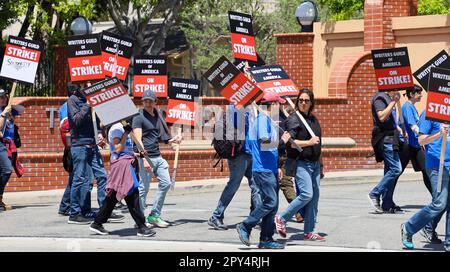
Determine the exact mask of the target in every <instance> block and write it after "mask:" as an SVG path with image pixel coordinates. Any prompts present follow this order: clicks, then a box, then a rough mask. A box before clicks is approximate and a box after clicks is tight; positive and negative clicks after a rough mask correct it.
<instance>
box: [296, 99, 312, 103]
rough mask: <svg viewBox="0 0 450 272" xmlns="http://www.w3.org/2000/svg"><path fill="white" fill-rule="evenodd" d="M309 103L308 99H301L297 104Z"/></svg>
mask: <svg viewBox="0 0 450 272" xmlns="http://www.w3.org/2000/svg"><path fill="white" fill-rule="evenodd" d="M309 102H311V100H310V99H303V98H299V99H298V103H300V104H303V103H305V104H309Z"/></svg>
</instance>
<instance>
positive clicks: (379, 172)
mask: <svg viewBox="0 0 450 272" xmlns="http://www.w3.org/2000/svg"><path fill="white" fill-rule="evenodd" d="M382 176H383V169H376V170H359V171H342V172H328V173H325V178H324V179H323V180H322V181H321V186H338V185H354V184H367V183H377V182H379V181H380V180H381V177H382ZM416 180H422V174H421V173H420V172H417V173H416V172H414V170H413V169H411V168H407V169H406V170H405V172H404V173H403V174H402V176H401V177H400V181H416ZM227 181H228V179H227V178H221V179H207V180H194V181H183V182H177V183H176V184H175V189H174V190H171V191H169V193H168V195H187V194H198V193H209V192H221V191H222V190H223V188H224V187H225V185H226V183H227ZM156 186H157V185H156V183H152V184H151V185H150V192H149V194H148V196H149V197H150V198H151V197H153V195H154V192H155V189H156ZM248 189H249V188H248V185H247V180H246V179H245V178H244V180H243V181H242V183H241V188H240V190H248ZM63 193H64V190H63V189H60V190H47V191H27V192H6V193H5V195H4V198H5V201H6V202H7V203H8V204H12V205H19V204H43V203H58V202H59V201H60V200H61V197H62V195H63ZM96 195H97V194H96V188H94V190H93V192H92V200H93V201H95V200H96V199H97V198H96Z"/></svg>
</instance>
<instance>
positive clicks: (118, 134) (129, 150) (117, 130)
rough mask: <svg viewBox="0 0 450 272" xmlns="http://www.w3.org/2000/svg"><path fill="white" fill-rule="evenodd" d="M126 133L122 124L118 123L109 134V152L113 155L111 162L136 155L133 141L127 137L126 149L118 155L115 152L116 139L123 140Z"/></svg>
mask: <svg viewBox="0 0 450 272" xmlns="http://www.w3.org/2000/svg"><path fill="white" fill-rule="evenodd" d="M124 132H125V130H124V129H123V126H122V124H120V123H117V124H114V125H113V126H112V127H111V128H110V130H109V133H108V141H109V151H110V154H111V160H115V159H118V158H119V157H121V156H123V155H125V154H127V155H130V156H133V155H134V152H133V141H132V140H131V138H130V136H128V137H127V140H126V141H125V148H124V149H123V150H122V151H121V152H120V153H119V154H117V153H116V152H114V149H115V148H114V138H119V139H121V138H122V135H123V133H124Z"/></svg>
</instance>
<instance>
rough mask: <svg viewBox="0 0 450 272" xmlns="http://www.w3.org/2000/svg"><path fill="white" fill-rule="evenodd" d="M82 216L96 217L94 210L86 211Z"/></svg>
mask: <svg viewBox="0 0 450 272" xmlns="http://www.w3.org/2000/svg"><path fill="white" fill-rule="evenodd" d="M83 216H84V217H86V218H91V219H92V220H94V219H95V218H96V217H97V213H96V212H88V213H85V214H84V215H83Z"/></svg>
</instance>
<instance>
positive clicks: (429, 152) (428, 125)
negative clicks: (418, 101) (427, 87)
mask: <svg viewBox="0 0 450 272" xmlns="http://www.w3.org/2000/svg"><path fill="white" fill-rule="evenodd" d="M441 125H442V124H441V123H439V122H436V121H430V120H426V119H425V111H424V112H423V113H422V114H421V115H420V121H419V133H421V134H426V135H433V134H436V133H437V132H439V131H440V130H441ZM447 141H448V136H447ZM441 146H442V137H439V138H438V139H437V140H435V141H433V142H431V143H429V144H427V145H425V151H426V154H425V167H426V168H435V167H439V160H440V157H441ZM444 166H446V167H448V166H450V144H447V146H446V150H445V159H444Z"/></svg>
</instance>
